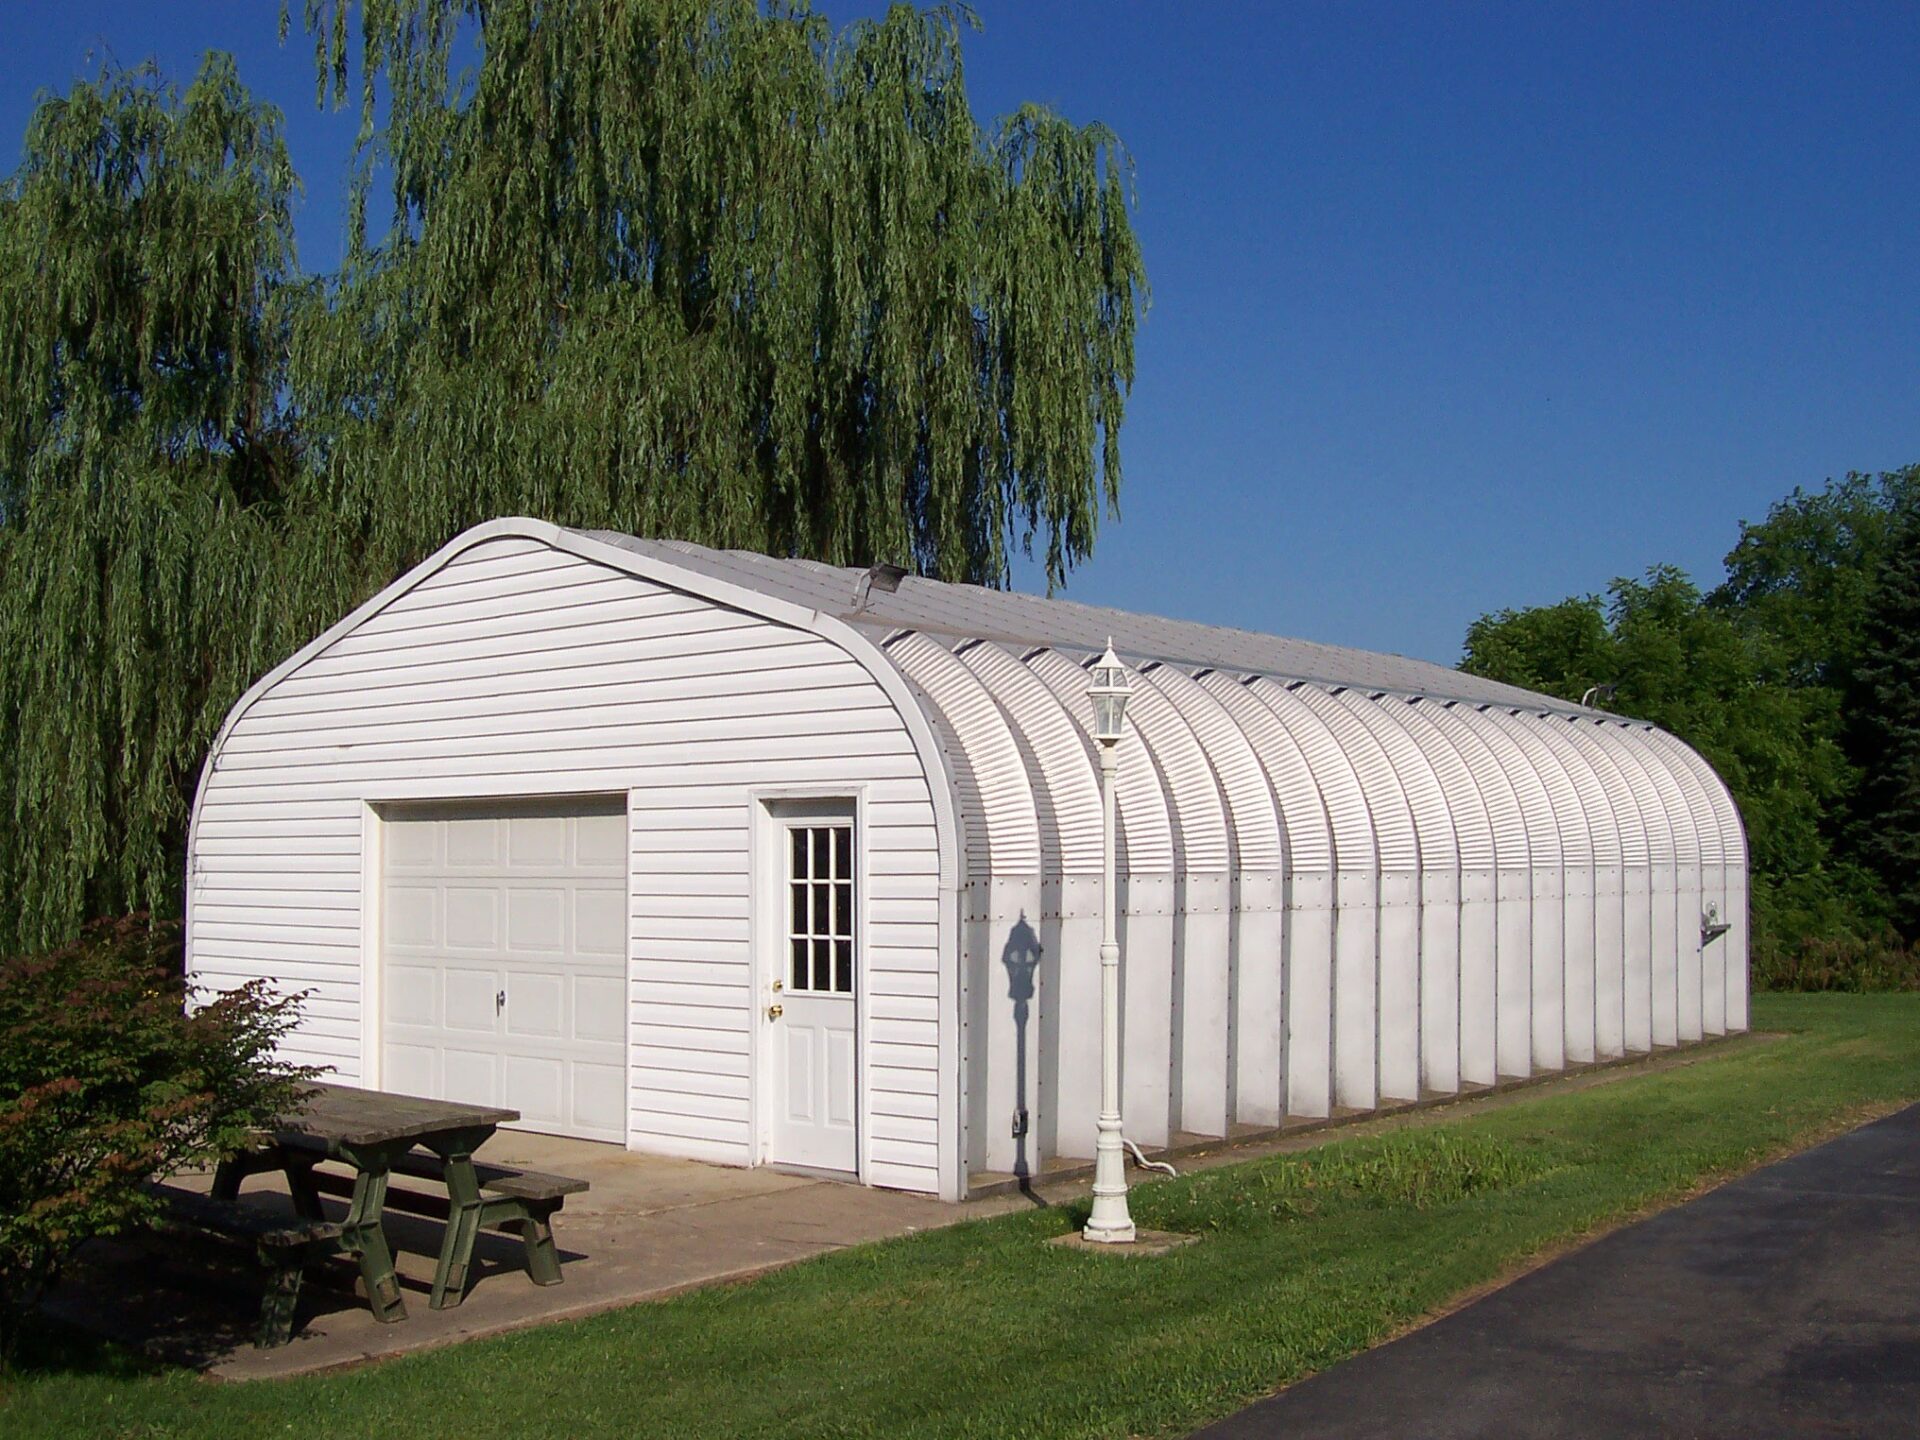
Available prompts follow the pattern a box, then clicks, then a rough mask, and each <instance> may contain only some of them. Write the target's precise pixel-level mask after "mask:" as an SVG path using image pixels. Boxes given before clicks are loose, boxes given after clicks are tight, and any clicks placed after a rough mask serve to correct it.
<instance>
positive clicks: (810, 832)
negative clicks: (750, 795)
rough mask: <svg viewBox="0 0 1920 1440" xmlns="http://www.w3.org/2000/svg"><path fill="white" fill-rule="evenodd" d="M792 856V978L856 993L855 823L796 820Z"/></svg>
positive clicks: (796, 983)
mask: <svg viewBox="0 0 1920 1440" xmlns="http://www.w3.org/2000/svg"><path fill="white" fill-rule="evenodd" d="M787 856H788V866H789V872H788V884H787V955H788V969H787V983H788V985H789V986H790V987H791V988H792V989H793V990H796V991H799V992H801V993H803V994H805V993H809V992H810V993H813V994H829V995H831V994H839V995H851V994H852V993H853V939H854V936H853V827H852V826H851V825H846V824H821V825H811V824H808V825H793V826H791V827H790V828H789V830H788V834H787Z"/></svg>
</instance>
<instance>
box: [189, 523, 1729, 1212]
mask: <svg viewBox="0 0 1920 1440" xmlns="http://www.w3.org/2000/svg"><path fill="white" fill-rule="evenodd" d="M1109 637H1111V639H1112V641H1113V644H1114V646H1115V648H1116V649H1117V650H1118V651H1119V652H1120V654H1121V655H1122V656H1123V657H1124V658H1125V659H1126V660H1127V662H1128V663H1129V665H1131V666H1133V667H1135V671H1136V673H1135V699H1134V701H1133V703H1132V705H1131V707H1130V709H1129V711H1128V735H1127V738H1126V739H1125V740H1124V741H1123V742H1122V744H1121V747H1120V753H1119V757H1118V759H1119V773H1118V782H1117V789H1118V810H1119V872H1120V877H1121V879H1120V905H1121V911H1122V914H1121V917H1120V927H1121V943H1122V946H1123V961H1122V964H1123V972H1122V973H1123V978H1122V983H1123V1006H1124V1045H1125V1057H1124V1079H1123V1087H1124V1095H1125V1119H1126V1126H1127V1132H1128V1134H1129V1136H1130V1137H1131V1138H1133V1139H1135V1140H1137V1141H1138V1142H1140V1143H1141V1144H1143V1145H1146V1146H1158V1145H1163V1144H1167V1143H1170V1142H1176V1141H1180V1140H1186V1139H1194V1138H1200V1137H1218V1136H1232V1135H1237V1134H1243V1133H1246V1132H1247V1131H1248V1130H1249V1129H1259V1128H1264V1127H1272V1126H1275V1125H1278V1124H1280V1123H1281V1122H1282V1121H1283V1119H1287V1118H1291V1117H1318V1116H1325V1115H1327V1114H1329V1113H1332V1112H1334V1111H1336V1110H1368V1109H1372V1108H1375V1107H1378V1106H1380V1105H1382V1104H1386V1103H1391V1102H1393V1101H1397V1100H1408V1099H1414V1098H1418V1097H1422V1096H1427V1095H1432V1094H1445V1093H1451V1092H1456V1091H1459V1090H1461V1089H1462V1088H1466V1087H1474V1086H1484V1085H1488V1084H1492V1083H1494V1082H1495V1081H1497V1080H1499V1079H1501V1078H1504V1077H1520V1076H1527V1075H1532V1074H1537V1073H1541V1072H1547V1071H1553V1070H1558V1069H1561V1068H1563V1067H1565V1066H1568V1065H1577V1064H1583V1063H1586V1062H1590V1061H1595V1060H1603V1059H1608V1058H1612V1057H1615V1056H1621V1055H1628V1054H1634V1053H1642V1052H1647V1051H1649V1050H1652V1049H1654V1048H1656V1047H1661V1046H1671V1045H1678V1044H1685V1043H1687V1042H1690V1041H1696V1040H1699V1039H1701V1038H1702V1037H1703V1036H1712V1035H1718V1034H1722V1033H1724V1032H1727V1031H1733V1030H1741V1029H1744V1028H1745V1026H1746V1024H1747V949H1746V941H1747V936H1746V915H1747V855H1746V848H1745V843H1744V839H1743V835H1742V830H1741V825H1740V817H1739V814H1738V812H1737V811H1736V810H1735V808H1734V805H1733V802H1732V800H1731V798H1730V797H1729V795H1728V792H1727V789H1726V787H1725V786H1724V785H1723V784H1722V783H1721V782H1720V780H1719V779H1718V777H1717V776H1715V774H1714V773H1713V771H1712V770H1711V769H1710V768H1709V767H1708V766H1707V764H1706V763H1705V762H1704V761H1703V760H1702V759H1701V758H1700V757H1699V756H1698V755H1696V754H1695V753H1694V752H1693V751H1692V750H1690V749H1688V748H1687V747H1686V746H1685V745H1683V744H1682V743H1680V742H1679V741H1678V740H1676V739H1674V738H1673V737H1672V736H1670V735H1667V734H1664V733H1662V732H1661V731H1659V730H1656V729H1653V728H1651V727H1649V726H1647V725H1644V724H1640V723H1638V722H1633V721H1626V720H1622V719H1620V718H1619V717H1617V716H1613V715H1608V714H1603V713H1599V712H1596V711H1592V710H1586V709H1582V708H1580V707H1578V706H1574V705H1569V704H1567V703H1565V702H1563V701H1558V700H1553V699H1550V698H1548V697H1546V696H1543V695H1537V694H1533V693H1531V692H1528V691H1525V690H1519V689H1515V688H1513V687H1510V686H1506V685H1501V684H1496V683H1494V682H1491V681H1487V680H1483V679H1478V678H1476V677H1474V676H1470V675H1464V674H1460V673H1458V672H1456V671H1452V670H1447V669H1444V668H1442V667H1440V666H1436V665H1431V664H1426V663H1424V662H1420V661H1414V660H1407V659H1402V658H1399V657H1394V656H1386V655H1375V654H1368V653H1364V652H1360V651H1354V650H1344V649H1338V648H1334V647H1330V646H1324V645H1315V644H1308V643H1305V642H1302V641H1296V640H1283V639H1277V638H1274V637H1271V636H1266V635H1258V634H1252V633H1249V632H1246V631H1239V630H1227V629H1217V628H1213V627H1209V626H1204V625H1195V624H1187V623H1182V622H1177V621H1171V620H1161V619H1155V618H1151V617H1148V616H1140V615H1130V614H1125V613H1122V612H1118V611H1111V610H1102V609H1096V608H1092V607H1089V606H1084V605H1079V604H1073V603H1070V602H1067V601H1061V600H1048V599H1041V598H1037V597H1034V596H1028V595H1019V594H1010V593H1006V592H1001V591H994V590H987V589H981V588H978V587H973V586H965V585H950V584H942V583H939V582H936V581H930V580H921V579H915V578H909V577H904V576H902V575H901V574H900V573H899V572H898V571H896V570H891V569H888V568H885V567H877V568H875V569H873V570H849V569H839V568H835V567H831V566H826V565H820V564H815V563H811V562H807V561H798V560H779V559H769V558H767V557H764V556H760V555H752V554H744V553H736V552H719V551H714V550H707V549H702V548H700V547H697V546H692V545H683V544H676V543H671V542H664V541H650V540H637V539H633V538H631V537H628V536H623V535H613V534H605V533H584V532H579V531H571V530H565V529H560V528H557V527H555V526H552V525H548V524H545V523H542V522H539V521H533V520H501V521H496V522H493V523H491V524H486V525H482V526H479V527H478V528H476V529H474V530H471V531H469V532H467V533H466V534H464V535H462V536H460V537H459V538H458V539H456V540H455V541H454V542H453V543H451V544H450V545H448V546H447V547H446V548H445V549H443V550H442V551H440V552H439V553H438V554H436V555H434V556H433V557H432V558H431V559H429V560H427V561H426V562H425V563H423V564H421V565H420V566H418V567H417V568H416V569H414V570H413V571H411V572H410V573H408V574H407V575H405V576H403V577H402V578H401V579H400V580H399V581H398V582H396V583H395V584H394V585H392V586H391V587H389V588H388V589H387V590H385V591H384V592H382V593H381V594H380V595H378V596H376V597H375V598H374V599H373V600H371V601H369V602H368V603H367V604H366V605H364V606H362V607H361V608H360V609H359V610H357V611H356V612H354V613H353V614H352V615H350V616H348V617H347V618H346V619H344V620H342V621H341V622H340V623H339V624H338V625H336V626H334V627H333V628H332V629H331V630H329V631H327V633H326V634H324V635H322V636H321V637H320V638H319V639H317V640H315V641H314V642H313V643H312V644H311V645H309V646H307V647H306V648H305V649H303V650H301V651H300V652H299V653H298V654H296V655H294V656H293V657H292V658H290V659H289V660H288V661H286V663H285V664H283V665H281V666H279V667H278V668H277V669H275V670H274V671H273V672H272V673H270V674H269V675H267V676H266V677H265V678H264V679H263V680H261V682H260V683H259V684H258V685H256V686H254V687H253V689H251V690H250V691H249V692H248V693H247V694H246V695H245V696H244V697H243V698H242V699H241V701H240V703H239V704H238V705H236V706H235V707H234V710H233V713H232V714H231V715H230V716H229V717H228V719H227V721H226V724H225V726H224V727H223V728H222V730H221V732H220V734H219V736H218V738H217V740H216V742H215V745H214V747H213V752H212V755H211V757H210V758H209V760H208V763H207V768H206V772H205V775H204V777H203V779H202V783H201V787H200V791H199V794H198V797H197V800H196V804H195V808H194V816H193V829H192V835H191V841H190V858H189V871H190V873H189V877H188V880H189V883H188V963H189V967H190V969H191V971H192V974H193V978H194V979H195V980H196V981H198V982H200V983H203V984H206V985H210V986H216V987H219V986H228V985H233V984H237V983H239V982H241V981H244V980H248V979H252V978H255V977H260V976H265V977H268V978H270V979H272V980H273V981H274V982H276V984H278V985H279V986H281V987H283V988H285V989H288V990H305V991H307V992H308V996H309V998H308V1000H307V1002H306V1006H305V1013H304V1018H303V1020H302V1022H301V1025H300V1027H299V1029H298V1031H297V1033H296V1034H295V1035H294V1036H293V1037H292V1039H291V1040H290V1042H289V1047H290V1049H291V1051H292V1053H293V1056H294V1058H296V1059H298V1060H301V1061H305V1062H309V1063H314V1064H318V1065H322V1066H325V1067H328V1068H329V1069H330V1070H331V1071H333V1072H334V1074H335V1075H336V1076H337V1077H338V1078H340V1079H343V1080H347V1081H352V1082H356V1083H360V1084H364V1085H374V1086H379V1087H381V1088H384V1089H389V1090H399V1091H404V1092H410V1093H416V1094H426V1095H443V1096H448V1097H453V1098H461V1099H471V1100H476V1101H485V1102H491V1103H497V1104H505V1105H511V1106H513V1107H515V1108H517V1109H519V1110H520V1111H521V1112H522V1114H523V1116H524V1117H525V1120H524V1123H525V1124H526V1125H527V1126H528V1127H529V1128H532V1129H536V1130H543V1131H550V1132H553V1133H559V1134H567V1135H574V1136H579V1137H583V1138H588V1139H598V1140H607V1141H613V1142H617V1143H621V1144H624V1145H626V1146H628V1147H630V1148H633V1149H636V1150H651V1151H658V1152H663V1153H670V1154H675V1155H685V1156H691V1157H695V1158H700V1159H707V1160H714V1161H720V1162H725V1163H731V1164H742V1165H752V1164H772V1165H782V1166H790V1167H795V1168H801V1169H807V1170H814V1171H820V1172H825V1173H829V1174H836V1175H843V1176H845V1177H847V1178H849V1179H854V1178H857V1179H859V1180H861V1181H863V1182H865V1183H869V1184H875V1185H886V1186H894V1187H899V1188H903V1189H909V1190H918V1191H925V1192H930V1193H935V1194H939V1195H943V1196H947V1197H949V1198H953V1197H958V1196H961V1195H964V1194H965V1193H966V1192H967V1190H968V1188H969V1185H970V1184H976V1183H979V1181H980V1179H981V1178H982V1177H985V1176H996V1177H997V1176H1000V1175H1004V1174H1006V1173H1008V1172H1013V1173H1022V1172H1030V1171H1036V1170H1038V1168H1039V1167H1040V1166H1041V1165H1043V1164H1045V1163H1048V1162H1050V1161H1052V1160H1053V1159H1055V1158H1057V1157H1081V1156H1090V1155H1091V1154H1092V1152H1093V1127H1094V1118H1095V1114H1096V1111H1097V1108H1098V1107H1097V1096H1098V1073H1099V1069H1098V1058H1099V1057H1098V1048H1099V1038H1098V1035H1099V1030H1098V1018H1097V1017H1098V985H1099V980H1098V973H1097V972H1098V965H1097V950H1098V942H1099V913H1098V907H1099V895H1100V872H1101V854H1100V845H1101V841H1100V808H1099V795H1098V789H1097V779H1096V774H1097V771H1096V757H1095V755H1094V753H1093V741H1092V739H1091V732H1090V722H1091V713H1090V706H1089V704H1088V702H1087V700H1086V694H1085V692H1086V688H1087V683H1088V677H1087V675H1086V674H1085V672H1084V669H1083V667H1084V665H1085V664H1086V662H1087V661H1088V660H1089V659H1090V658H1092V656H1093V655H1094V654H1096V653H1097V652H1098V651H1099V650H1100V649H1101V648H1102V647H1103V646H1104V645H1105V644H1106V642H1107V641H1108V639H1109Z"/></svg>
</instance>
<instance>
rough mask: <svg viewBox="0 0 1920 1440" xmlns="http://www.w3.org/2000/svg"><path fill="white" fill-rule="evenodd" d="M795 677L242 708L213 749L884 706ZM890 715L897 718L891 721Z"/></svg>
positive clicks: (851, 684) (787, 715) (848, 689)
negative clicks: (525, 723) (691, 688)
mask: <svg viewBox="0 0 1920 1440" xmlns="http://www.w3.org/2000/svg"><path fill="white" fill-rule="evenodd" d="M802 677H805V678H806V679H809V680H816V681H817V680H818V679H819V678H820V677H819V676H818V675H817V673H816V672H815V671H814V670H813V669H812V668H811V667H809V668H807V669H804V670H796V671H794V672H793V675H792V678H791V679H769V678H768V677H764V676H758V675H754V676H741V677H737V679H736V680H735V681H734V682H733V683H731V684H729V685H727V686H725V687H721V688H719V689H718V693H715V692H716V687H715V683H714V682H713V681H711V680H704V681H699V682H682V685H683V686H685V685H688V684H696V685H697V687H698V689H699V690H700V691H702V692H705V693H702V694H699V695H698V696H697V697H696V696H679V697H674V696H670V695H664V694H662V693H661V690H662V686H661V685H659V684H658V683H657V682H654V681H648V680H636V681H624V682H621V683H617V684H615V683H609V682H608V681H606V680H605V679H604V677H603V678H601V679H600V680H599V681H598V682H597V683H594V684H589V685H582V686H578V687H575V688H573V689H568V690H558V691H556V690H555V689H553V688H552V687H541V688H539V689H535V690H529V691H527V692H525V693H520V694H507V695H481V696H464V697H461V698H459V699H448V700H437V701H426V700H422V701H420V702H418V703H415V704H410V705H403V706H396V705H394V704H392V703H390V702H382V703H377V704H368V705H355V706H334V707H329V708H323V709H318V710H311V711H307V712H303V713H294V714H287V713H275V714H271V715H265V716H250V717H249V723H248V724H247V726H246V727H245V729H244V730H243V731H241V732H240V733H237V734H235V735H234V736H232V737H231V738H230V739H229V740H228V741H227V743H226V744H225V745H224V746H223V747H222V749H223V751H225V752H227V753H236V754H237V753H245V752H251V751H271V750H276V749H280V750H314V749H324V748H327V747H328V746H333V745H338V744H340V743H341V742H342V741H343V740H351V741H354V742H358V743H364V742H366V741H370V740H380V741H398V740H408V739H418V738H422V737H424V738H429V739H431V738H437V737H442V736H449V735H486V734H510V733H516V727H515V725H514V719H515V717H525V716H537V717H541V718H543V719H546V720H549V721H551V722H553V723H554V724H556V725H564V726H566V727H567V728H569V729H575V728H580V727H582V726H587V725H595V724H607V723H610V722H611V721H613V720H614V719H616V718H617V719H618V720H619V721H621V722H622V723H625V724H629V725H633V726H634V727H635V728H636V730H638V731H640V733H641V736H642V738H644V736H645V728H646V727H647V726H649V725H657V726H663V727H671V728H675V729H684V728H685V727H687V726H688V725H690V724H693V723H694V722H697V721H752V720H775V719H784V720H786V721H787V723H788V724H789V725H791V724H792V723H793V722H794V720H795V718H796V717H800V718H801V720H802V723H804V722H805V717H808V716H810V715H812V714H814V713H815V712H817V711H819V710H832V711H833V712H834V713H835V714H837V715H843V716H844V715H851V714H855V713H858V712H859V711H862V710H874V711H879V712H881V713H883V714H892V713H893V712H892V709H891V707H890V706H888V705H887V704H886V701H885V697H883V696H882V695H880V694H879V692H877V691H876V690H875V689H874V688H873V686H872V684H871V683H870V682H869V683H865V684H862V683H859V679H858V677H856V676H854V675H842V676H840V677H838V678H839V682H840V683H837V684H831V685H828V684H814V685H810V686H801V685H797V684H795V683H793V682H794V681H797V680H799V679H800V678H802ZM896 723H897V722H896Z"/></svg>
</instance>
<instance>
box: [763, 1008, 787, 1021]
mask: <svg viewBox="0 0 1920 1440" xmlns="http://www.w3.org/2000/svg"><path fill="white" fill-rule="evenodd" d="M786 1013H787V1012H786V1011H785V1010H783V1009H781V1008H780V1007H779V1006H778V1005H769V1006H767V1019H769V1020H778V1019H779V1018H780V1017H781V1016H782V1015H784V1014H786Z"/></svg>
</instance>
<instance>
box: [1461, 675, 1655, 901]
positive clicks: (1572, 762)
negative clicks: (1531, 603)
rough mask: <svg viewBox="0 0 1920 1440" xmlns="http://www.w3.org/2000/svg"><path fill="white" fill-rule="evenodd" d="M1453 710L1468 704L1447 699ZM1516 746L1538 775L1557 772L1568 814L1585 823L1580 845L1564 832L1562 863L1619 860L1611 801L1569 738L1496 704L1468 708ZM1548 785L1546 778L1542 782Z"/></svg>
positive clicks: (1614, 862)
mask: <svg viewBox="0 0 1920 1440" xmlns="http://www.w3.org/2000/svg"><path fill="white" fill-rule="evenodd" d="M1448 704H1449V705H1450V706H1451V708H1453V709H1455V710H1456V712H1457V711H1459V710H1464V709H1467V708H1469V707H1466V706H1462V705H1458V704H1455V703H1454V702H1451V701H1450V702H1448ZM1474 713H1475V714H1477V715H1479V716H1481V717H1482V718H1483V719H1484V720H1486V721H1487V722H1488V723H1489V724H1490V725H1491V726H1492V727H1493V730H1494V732H1495V733H1498V734H1500V735H1503V736H1505V737H1506V738H1507V740H1508V741H1509V742H1510V743H1512V744H1513V745H1515V746H1516V747H1518V749H1519V751H1520V753H1521V754H1522V755H1524V756H1525V757H1526V759H1527V760H1528V762H1529V763H1530V764H1531V765H1532V766H1533V768H1534V769H1535V771H1537V772H1538V773H1539V774H1541V775H1542V776H1552V775H1558V776H1560V777H1561V778H1562V779H1563V780H1564V783H1565V784H1566V785H1567V786H1568V787H1569V788H1570V789H1571V791H1572V794H1573V797H1574V812H1575V814H1577V815H1578V817H1579V819H1580V820H1581V822H1582V823H1583V824H1584V826H1585V832H1586V833H1585V848H1584V850H1583V849H1582V848H1581V845H1580V842H1579V841H1577V840H1576V839H1575V838H1574V834H1573V833H1572V832H1570V833H1569V834H1568V835H1567V838H1566V839H1565V840H1564V841H1563V842H1562V854H1563V856H1564V857H1565V860H1566V863H1567V864H1569V865H1571V864H1573V863H1575V860H1576V858H1578V859H1579V861H1580V862H1581V863H1583V864H1590V865H1599V866H1612V865H1618V864H1620V863H1621V849H1620V822H1619V819H1618V817H1617V816H1616V815H1615V813H1614V809H1613V801H1612V799H1611V798H1610V796H1609V795H1608V792H1607V787H1606V785H1605V784H1604V783H1602V781H1601V779H1600V773H1599V771H1597V770H1596V769H1595V768H1594V767H1593V764H1592V762H1591V761H1589V760H1588V759H1587V757H1586V756H1585V755H1583V754H1582V753H1581V752H1580V750H1579V749H1578V748H1577V747H1576V746H1575V745H1574V744H1573V743H1572V742H1571V741H1563V740H1561V739H1560V738H1559V737H1558V736H1553V735H1551V734H1549V733H1548V732H1546V731H1543V730H1542V729H1541V728H1540V727H1539V726H1538V725H1537V724H1536V723H1535V722H1534V721H1533V720H1532V719H1531V718H1530V717H1528V716H1526V715H1522V714H1518V713H1516V712H1514V711H1511V710H1505V709H1502V708H1500V707H1498V706H1482V707H1480V708H1478V709H1476V710H1475V711H1474ZM1547 783H1548V785H1549V789H1550V790H1551V788H1552V783H1553V782H1552V781H1548V782H1547Z"/></svg>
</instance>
